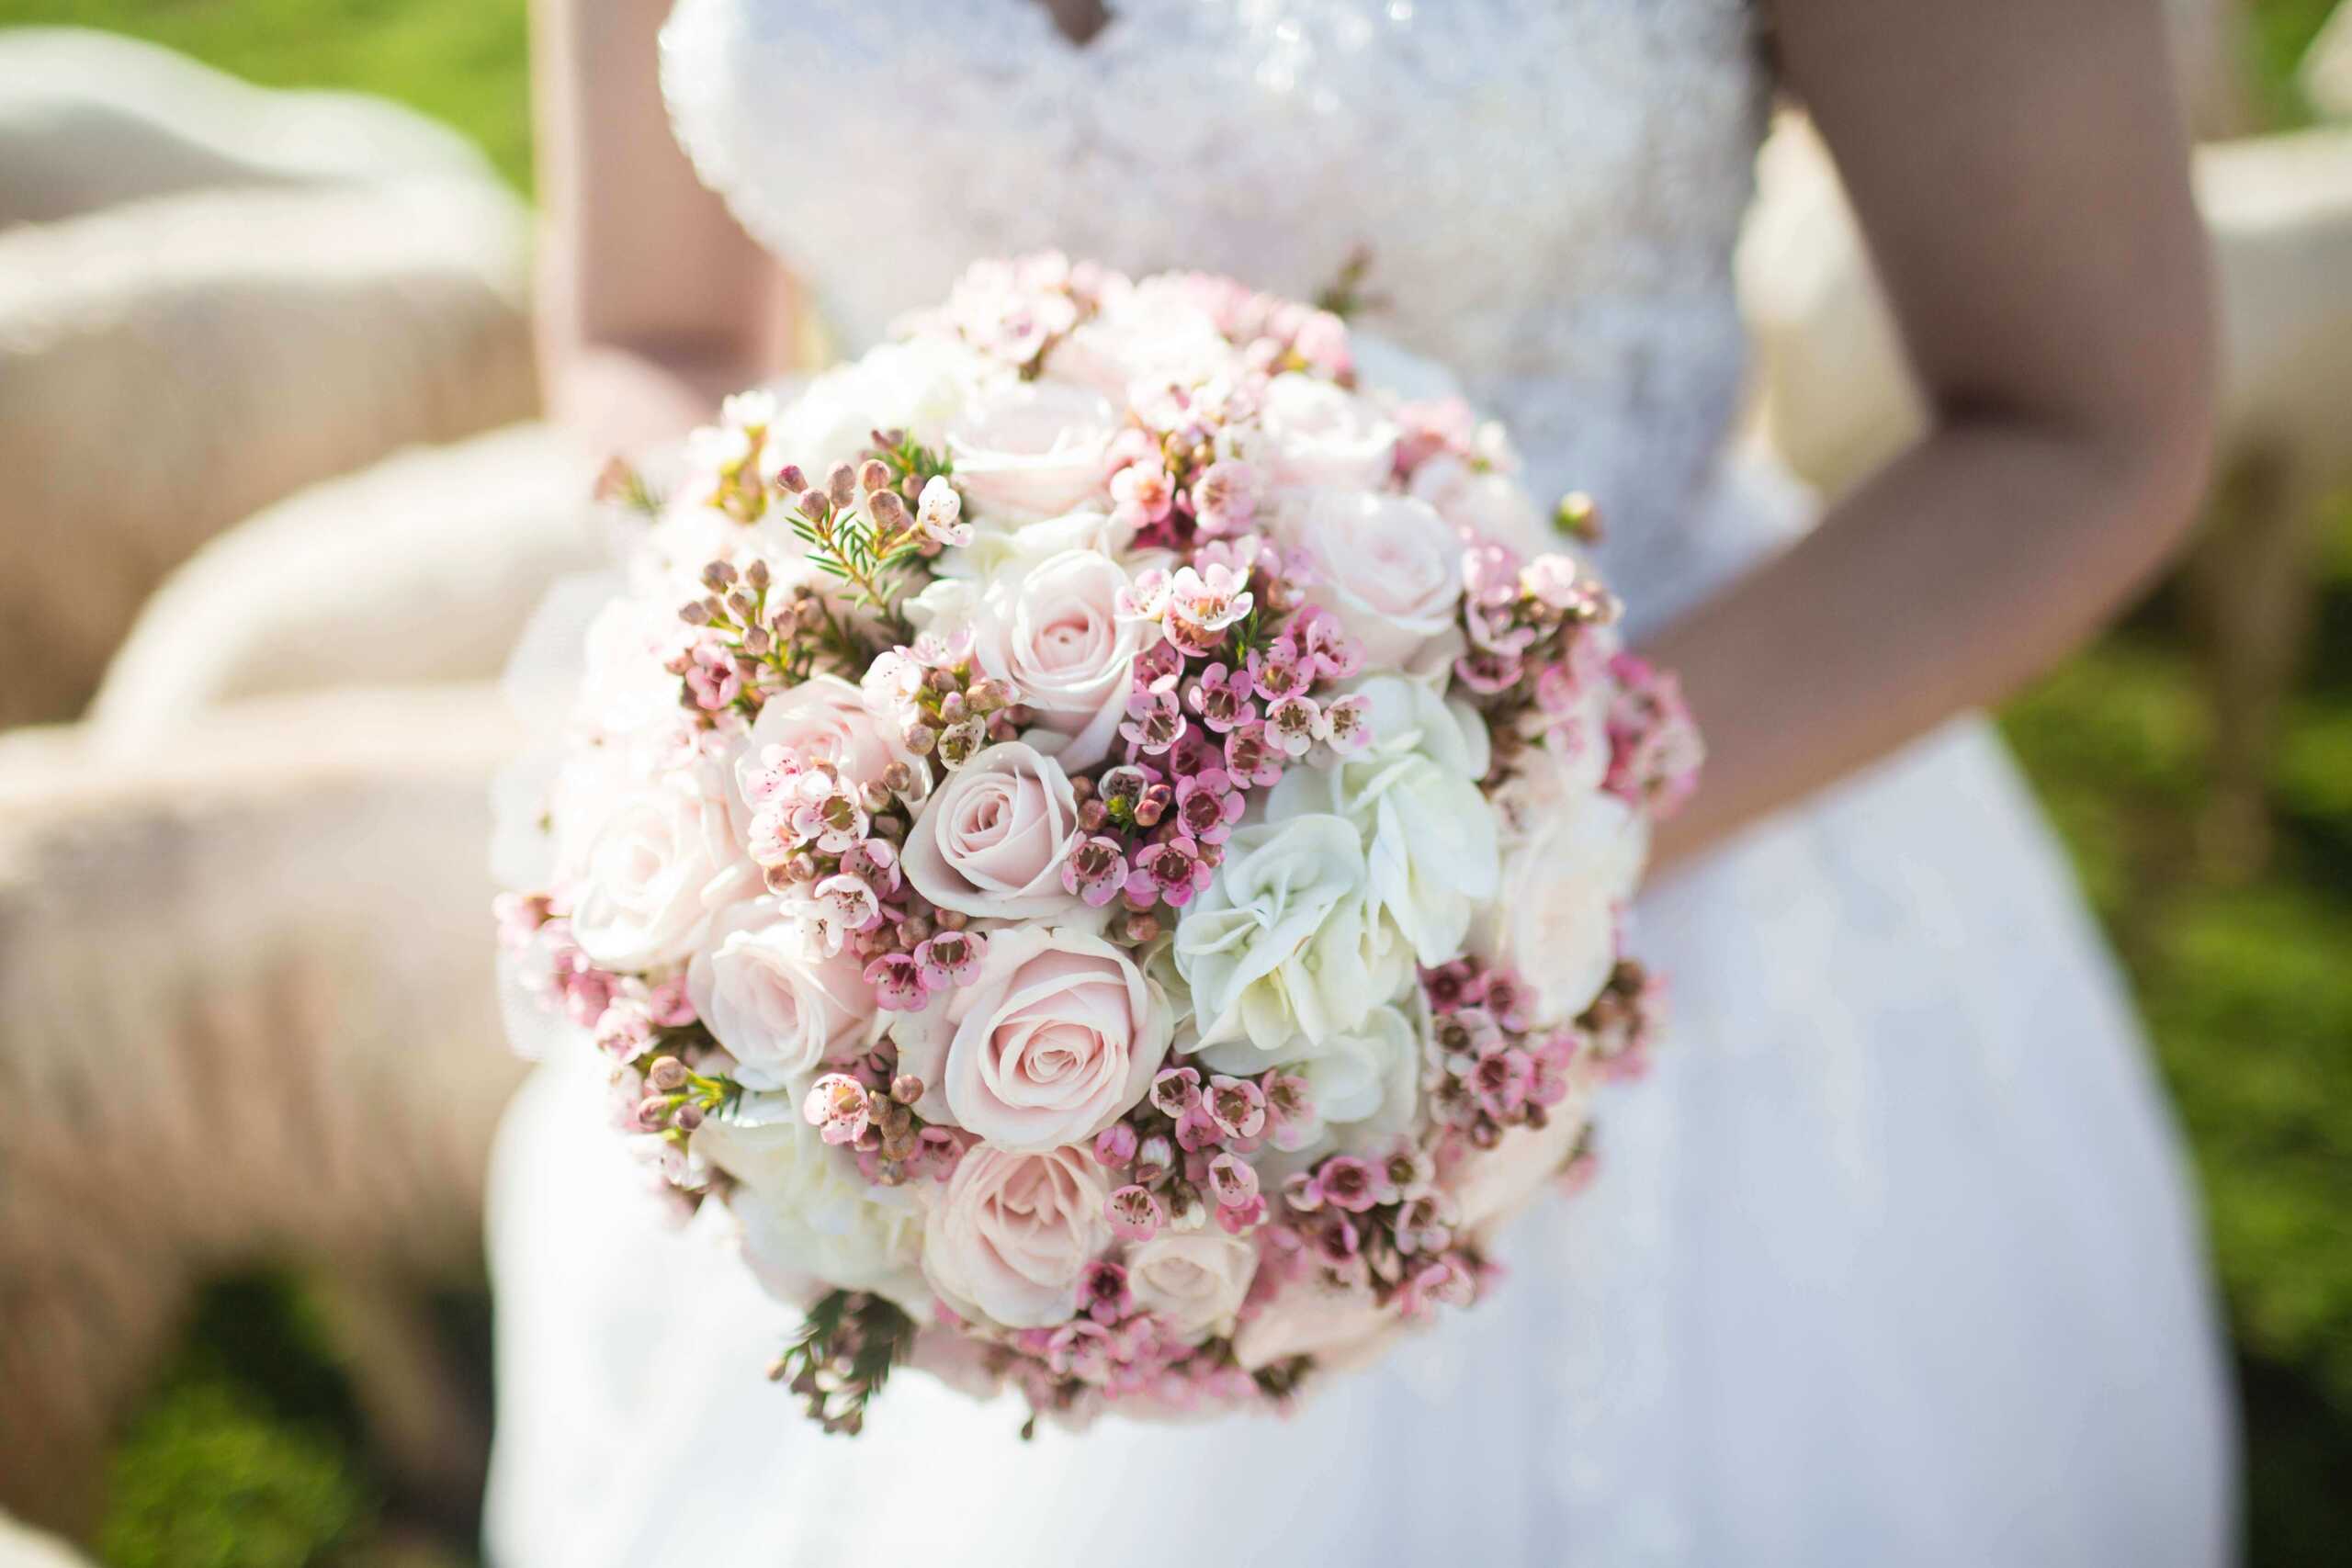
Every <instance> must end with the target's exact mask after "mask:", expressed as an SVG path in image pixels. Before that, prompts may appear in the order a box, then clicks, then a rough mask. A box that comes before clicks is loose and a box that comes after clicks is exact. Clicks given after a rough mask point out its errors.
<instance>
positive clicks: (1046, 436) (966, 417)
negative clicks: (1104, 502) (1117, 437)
mask: <svg viewBox="0 0 2352 1568" xmlns="http://www.w3.org/2000/svg"><path fill="white" fill-rule="evenodd" d="M1118 428H1119V422H1118V415H1117V413H1116V412H1114V410H1113V409H1112V407H1111V403H1110V400H1108V399H1106V398H1104V397H1103V394H1102V393H1100V392H1098V391H1095V390H1093V389H1091V388H1087V387H1079V386H1073V385H1071V384H1070V383H1069V382H1067V381H1055V380H1044V381H1022V382H1016V383H1014V384H1013V385H1012V386H1011V387H1009V388H1006V389H1003V390H1001V391H999V392H996V393H993V394H991V395H990V396H989V397H988V398H986V399H984V400H982V401H980V402H979V403H978V404H977V405H976V406H974V407H973V408H972V409H971V410H969V411H968V412H966V413H964V414H962V415H961V416H959V417H958V418H957V419H956V421H954V422H953V423H950V424H949V425H948V427H947V448H948V451H949V453H950V454H951V455H952V456H953V457H954V458H955V462H956V489H957V490H959V491H962V492H963V495H964V499H965V501H966V502H967V503H968V504H969V505H970V507H971V509H972V513H973V514H974V515H975V516H976V517H978V518H979V519H981V520H982V521H985V522H990V523H1002V524H1015V525H1017V524H1023V523H1035V522H1039V521H1041V520H1043V519H1045V518H1048V517H1059V516H1061V515H1063V514H1064V513H1069V512H1073V511H1075V510H1077V509H1078V508H1079V507H1080V506H1081V505H1083V504H1085V503H1086V502H1089V501H1090V500H1099V499H1100V498H1101V497H1102V496H1103V495H1104V494H1105V493H1106V485H1105V481H1104V473H1105V463H1104V458H1105V456H1106V454H1107V453H1108V452H1109V450H1110V446H1111V438H1112V436H1113V435H1114V434H1117V432H1118Z"/></svg>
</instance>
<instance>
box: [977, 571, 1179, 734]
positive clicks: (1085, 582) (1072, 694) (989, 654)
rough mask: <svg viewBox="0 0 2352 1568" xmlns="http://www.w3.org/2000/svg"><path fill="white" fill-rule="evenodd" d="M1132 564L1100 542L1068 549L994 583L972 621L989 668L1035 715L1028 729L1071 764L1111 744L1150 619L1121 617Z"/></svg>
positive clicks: (1123, 713)
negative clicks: (1128, 566)
mask: <svg viewBox="0 0 2352 1568" xmlns="http://www.w3.org/2000/svg"><path fill="white" fill-rule="evenodd" d="M1127 586H1128V579H1127V574H1126V573H1125V571H1124V570H1121V569H1120V567H1119V565H1118V563H1117V562H1116V561H1114V560H1113V559H1111V558H1110V557H1108V556H1106V555H1104V554H1103V552H1102V551H1100V550H1097V549H1075V550H1064V551H1062V552H1060V553H1059V554H1057V555H1051V556H1047V557H1046V558H1045V559H1043V560H1041V561H1039V562H1038V563H1037V564H1036V565H1035V566H1033V567H1031V568H1030V569H1029V570H1026V571H1024V572H1021V573H1019V574H1018V575H1017V576H1009V577H1006V578H1002V579H1000V580H999V581H994V582H991V583H990V584H989V587H988V590H987V592H985V593H983V594H982V595H981V598H980V603H979V605H978V611H977V613H976V614H975V615H974V617H973V624H972V651H973V654H974V655H975V656H976V657H977V658H978V660H979V661H980V664H981V666H982V668H984V669H986V670H987V671H988V672H989V674H991V675H995V676H998V677H1000V678H1001V679H1002V680H1005V681H1008V682H1011V683H1012V687H1013V689H1014V690H1015V691H1016V692H1017V693H1019V694H1020V698H1021V701H1022V702H1023V704H1025V705H1027V706H1028V707H1029V709H1030V710H1031V711H1032V712H1033V713H1035V715H1036V723H1035V728H1034V729H1033V730H1032V731H1031V733H1030V735H1029V737H1028V739H1030V740H1032V741H1034V742H1035V744H1036V745H1037V748H1038V750H1043V751H1048V752H1051V753H1053V754H1054V755H1055V756H1057V757H1058V758H1059V759H1060V760H1061V762H1062V764H1063V766H1065V767H1067V768H1069V769H1071V770H1073V771H1076V770H1082V769H1086V768H1091V767H1092V766H1094V765H1095V764H1096V763H1097V762H1100V761H1103V758H1104V757H1106V756H1108V755H1109V754H1110V751H1111V745H1112V742H1113V741H1114V740H1115V739H1117V738H1118V732H1119V721H1120V720H1121V719H1122V718H1124V717H1125V716H1126V709H1127V693H1128V688H1129V686H1130V685H1131V684H1132V682H1133V679H1134V674H1135V662H1136V654H1137V653H1139V652H1141V651H1142V649H1143V640H1144V633H1145V629H1146V627H1147V626H1148V623H1147V622H1143V621H1138V620H1134V619H1130V618H1125V617H1122V616H1121V615H1120V614H1119V595H1120V593H1121V592H1123V591H1124V590H1125V588H1126V587H1127Z"/></svg>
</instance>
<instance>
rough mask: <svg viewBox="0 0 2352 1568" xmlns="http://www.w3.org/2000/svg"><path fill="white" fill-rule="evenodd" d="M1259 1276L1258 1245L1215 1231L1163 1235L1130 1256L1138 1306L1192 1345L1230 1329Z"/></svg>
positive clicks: (1132, 1286)
mask: <svg viewBox="0 0 2352 1568" xmlns="http://www.w3.org/2000/svg"><path fill="white" fill-rule="evenodd" d="M1257 1272H1258V1248H1257V1247H1255V1246H1254V1245H1252V1244H1251V1243H1250V1242H1246V1241H1243V1240H1242V1239H1241V1238H1240V1237H1238V1236H1231V1235H1226V1234H1225V1233H1224V1232H1223V1231H1221V1230H1216V1229H1214V1228H1212V1227H1209V1226H1203V1227H1202V1228H1201V1229H1199V1230H1195V1231H1162V1232H1161V1233H1160V1234H1159V1235H1156V1236H1154V1237H1153V1238H1152V1239H1151V1240H1149V1241H1148V1242H1145V1243H1144V1244H1143V1245H1142V1246H1141V1247H1136V1249H1135V1250H1134V1251H1133V1252H1131V1253H1129V1254H1128V1256H1127V1289H1128V1290H1129V1291H1131V1292H1134V1295H1135V1298H1136V1304H1138V1305H1140V1306H1141V1307H1143V1308H1144V1310H1145V1311H1147V1312H1149V1313H1151V1314H1154V1315H1156V1316H1157V1317H1158V1318H1159V1322H1160V1325H1161V1326H1162V1327H1164V1328H1166V1329H1167V1330H1168V1331H1169V1333H1170V1334H1171V1335H1173V1336H1175V1337H1177V1338H1179V1339H1182V1340H1185V1341H1187V1342H1197V1341H1199V1340H1201V1339H1204V1338H1206V1337H1208V1336H1209V1335H1210V1334H1211V1333H1213V1332H1215V1331H1216V1330H1217V1329H1220V1328H1223V1327H1226V1326H1227V1325H1230V1324H1231V1323H1232V1321H1233V1314H1235V1313H1237V1312H1238V1311H1239V1310H1240V1309H1241V1299H1242V1298H1243V1297H1244V1296H1246V1295H1248V1294H1249V1293H1250V1277H1251V1276H1252V1275H1254V1274H1256V1273H1257Z"/></svg>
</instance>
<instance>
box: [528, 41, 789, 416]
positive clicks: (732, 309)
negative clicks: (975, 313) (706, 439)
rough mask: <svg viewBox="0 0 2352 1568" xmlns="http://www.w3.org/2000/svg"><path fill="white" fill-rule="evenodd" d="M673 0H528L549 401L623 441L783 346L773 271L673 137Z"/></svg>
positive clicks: (728, 386)
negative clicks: (666, 86)
mask: <svg viewBox="0 0 2352 1568" xmlns="http://www.w3.org/2000/svg"><path fill="white" fill-rule="evenodd" d="M669 8H670V0H535V3H534V24H535V26H534V33H533V40H532V41H533V51H532V55H533V61H534V65H533V71H534V89H535V97H536V101H537V117H538V147H539V168H538V177H539V197H540V201H541V205H542V208H543V209H544V210H545V212H546V213H547V224H546V229H545V231H544V233H543V235H542V239H541V264H540V279H539V343H540V363H541V367H542V371H543V374H544V376H545V378H546V385H547V396H548V410H549V412H551V413H552V414H554V416H555V417H557V418H558V419H560V420H563V421H565V422H566V423H571V424H575V425H577V426H579V427H581V428H582V430H584V431H585V432H586V433H587V434H588V435H589V437H590V438H591V439H592V440H594V441H597V442H599V443H601V444H602V445H605V446H610V447H613V448H616V449H620V448H626V447H629V446H637V445H639V444H641V443H644V442H647V441H650V440H654V439H657V438H659V437H662V436H666V435H671V434H676V433H677V432H679V431H682V430H684V429H685V428H687V427H688V426H690V425H692V424H694V423H698V422H700V421H702V420H706V419H707V418H708V417H709V415H710V412H711V410H712V409H713V407H714V406H715V405H716V403H717V401H718V398H719V397H720V396H722V395H723V394H725V393H726V392H729V391H733V390H737V389H741V388H742V387H745V386H748V385H750V384H751V383H752V382H753V381H756V380H758V379H759V378H761V377H762V376H763V375H766V374H769V373H772V372H773V371H774V370H775V369H776V368H777V367H779V366H780V365H782V364H783V363H785V361H786V344H787V343H788V341H789V335H790V321H789V310H788V308H787V303H786V298H785V295H786V290H785V288H784V286H783V278H782V276H781V274H780V273H779V272H778V271H777V270H776V268H775V265H774V264H773V263H772V262H771V261H770V260H769V259H768V257H767V256H766V254H764V253H763V252H762V251H761V250H760V248H759V247H758V246H757V245H756V244H754V243H752V240H751V239H750V238H749V237H748V236H747V235H745V234H744V232H743V231H742V230H741V228H740V227H738V226H737V225H736V223H735V221H734V220H733V219H732V218H731V217H729V214H728V212H727V209H726V207H725V205H724V204H723V203H722V202H720V200H719V199H718V197H716V196H714V195H712V194H711V193H710V192H709V191H708V190H707V189H705V188H704V186H702V184H701V182H700V181H698V180H697V179H696V178H695V172H694V168H693V165H691V164H688V163H687V161H686V158H685V154H684V153H683V152H680V151H679V150H678V147H677V144H676V142H675V141H673V140H672V138H671V135H670V126H669V118H668V115H667V113H666V112H665V111H664V109H663V107H662V93H661V86H660V84H659V81H658V79H657V76H656V72H655V56H654V39H655V36H656V35H657V33H658V32H659V31H660V29H661V26H662V17H664V16H665V15H666V14H667V13H668V11H669Z"/></svg>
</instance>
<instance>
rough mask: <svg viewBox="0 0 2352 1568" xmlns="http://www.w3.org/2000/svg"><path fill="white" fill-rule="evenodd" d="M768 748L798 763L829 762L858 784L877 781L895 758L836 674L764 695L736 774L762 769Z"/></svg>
mask: <svg viewBox="0 0 2352 1568" xmlns="http://www.w3.org/2000/svg"><path fill="white" fill-rule="evenodd" d="M771 746H781V747H783V748H784V749H785V750H786V751H787V752H789V753H790V754H791V755H792V756H793V757H794V758H795V759H796V760H797V761H804V762H813V761H826V762H831V763H832V764H833V765H834V766H836V767H838V768H840V769H841V770H842V773H846V774H848V775H849V776H850V777H851V778H853V779H857V780H860V781H872V780H876V779H879V778H880V777H881V776H882V770H883V769H885V768H887V767H888V766H889V765H890V763H891V761H893V760H894V759H895V758H896V757H897V755H898V752H897V751H896V750H895V749H894V748H893V747H892V745H891V741H890V737H889V736H888V734H887V733H886V732H885V731H884V730H883V728H882V726H881V725H880V724H878V723H877V722H876V720H875V717H874V716H873V714H872V713H871V712H869V711H868V710H867V708H866V705H865V694H864V693H863V692H861V691H859V690H858V688H857V687H855V686H853V685H851V684H850V683H849V682H847V681H844V680H842V678H841V677H840V676H838V675H815V676H811V677H810V678H809V679H808V680H806V681H803V682H800V683H799V684H798V685H796V686H787V687H786V688H785V689H784V690H783V691H781V692H778V693H777V694H775V695H774V696H772V697H770V698H769V699H768V700H767V704H766V705H765V706H763V707H762V708H761V709H760V716H759V717H758V718H756V719H754V720H752V733H751V738H750V739H749V740H748V741H747V742H746V744H745V745H744V747H743V750H742V753H741V761H739V762H738V763H737V764H736V766H737V769H738V771H739V772H740V773H749V772H750V771H751V770H752V769H755V768H758V767H761V766H763V763H762V762H761V760H760V759H761V754H762V753H763V752H764V751H765V750H767V749H768V748H769V747H771Z"/></svg>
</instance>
